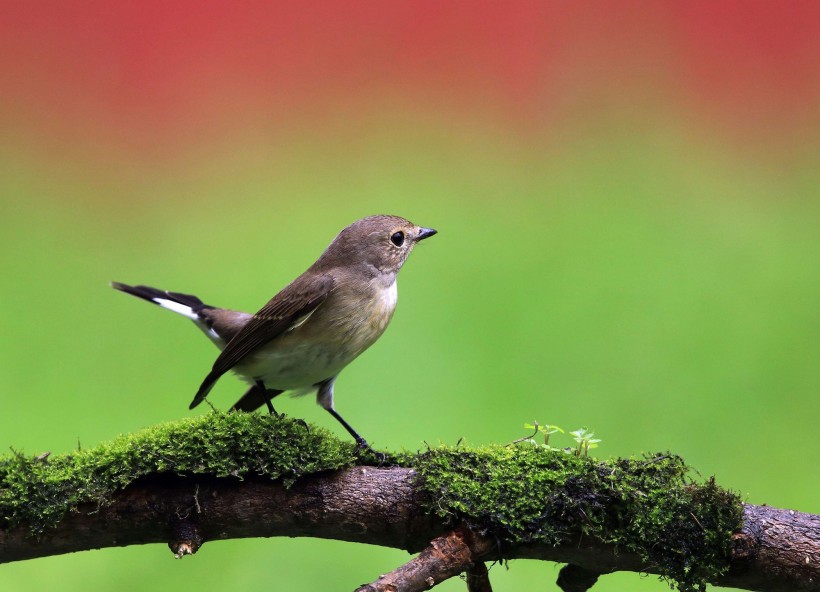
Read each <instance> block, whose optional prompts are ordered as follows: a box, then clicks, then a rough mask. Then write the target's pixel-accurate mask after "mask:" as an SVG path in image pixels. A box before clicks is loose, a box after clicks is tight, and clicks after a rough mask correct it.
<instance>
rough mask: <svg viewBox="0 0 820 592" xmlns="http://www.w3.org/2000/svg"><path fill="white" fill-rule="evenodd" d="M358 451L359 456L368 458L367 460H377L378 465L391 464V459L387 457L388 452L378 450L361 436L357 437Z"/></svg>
mask: <svg viewBox="0 0 820 592" xmlns="http://www.w3.org/2000/svg"><path fill="white" fill-rule="evenodd" d="M356 453H357V456H359V458H362V459H366V460H373V459H375V460H376V466H377V467H383V466H385V465H389V464H391V463H390V462H389V459H388V458H387V454H385V453H384V452H378V451H376V450H374V449H373V447H372V446H370V444H368V443H367V440H365V439H364V438H362V437H361V436H360V437H358V438H356Z"/></svg>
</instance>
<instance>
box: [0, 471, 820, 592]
mask: <svg viewBox="0 0 820 592" xmlns="http://www.w3.org/2000/svg"><path fill="white" fill-rule="evenodd" d="M416 477H417V475H416V474H415V472H414V471H413V470H412V469H407V468H382V469H380V468H374V467H367V466H359V467H353V468H349V469H344V470H340V471H336V472H330V473H325V474H319V475H311V476H307V477H304V478H302V479H300V480H299V481H298V482H297V483H295V484H294V485H293V486H292V487H290V488H289V489H288V488H285V487H284V485H282V484H281V483H278V482H270V481H266V480H256V479H247V480H244V481H238V480H236V479H217V478H206V477H173V476H167V475H165V476H156V477H151V478H147V479H141V480H140V481H138V482H136V483H133V484H131V485H129V486H127V487H126V488H125V489H124V490H122V491H120V492H118V493H116V494H114V497H113V500H112V502H111V503H110V504H109V505H105V506H103V507H97V506H96V505H94V504H84V505H83V506H81V507H79V508H77V509H76V511H74V512H72V513H70V514H69V515H67V516H66V517H65V518H63V520H61V521H60V522H59V523H58V524H57V525H56V526H55V527H54V528H51V529H49V530H47V531H46V532H43V533H42V534H41V535H40V536H39V537H36V538H32V536H31V534H30V532H29V531H28V529H27V528H26V527H25V526H24V525H20V526H18V527H16V528H13V529H11V530H7V531H3V530H0V562H9V561H17V560H21V559H31V558H35V557H45V556H49V555H58V554H62V553H70V552H74V551H82V550H87V549H96V548H101V547H114V546H127V545H134V544H144V543H157V542H164V543H168V544H169V545H170V546H171V548H172V551H173V552H174V553H175V554H176V555H177V556H181V555H184V554H187V553H194V552H196V550H197V548H198V547H199V545H200V544H201V542H202V541H209V540H221V539H230V538H244V537H269V536H311V537H321V538H329V539H337V540H344V541H350V542H360V543H370V544H374V545H381V546H387V547H395V548H400V549H406V550H408V551H410V552H416V551H419V550H421V549H424V548H426V547H428V546H429V545H430V541H433V540H436V541H437V542H436V543H435V544H434V545H433V547H430V548H428V549H427V551H426V552H427V553H428V554H429V553H433V551H430V549H431V548H436V549H438V551H441V550H442V549H445V548H444V547H442V546H440V545H441V541H444V542H445V543H446V544H447V545H451V546H453V547H454V549H455V551H454V552H453V555H452V557H457V559H455V560H454V561H452V562H451V563H450V564H448V565H449V567H446V568H444V569H442V570H441V571H440V572H435V573H434V571H435V570H434V569H432V568H429V567H425V566H424V565H423V563H424V561H422V562H420V563H419V562H417V565H415V566H414V567H415V568H419V571H418V572H417V574H418V577H422V578H423V579H424V580H425V581H427V578H430V577H432V578H433V580H434V583H438V582H439V581H441V579H443V578H444V577H449V576H452V575H456V574H457V573H461V572H463V571H465V570H468V569H469V568H470V565H472V564H474V563H475V562H477V561H480V560H493V559H495V558H496V557H497V555H498V551H497V549H496V546H495V543H494V542H493V541H490V540H489V539H486V538H479V539H478V542H475V541H473V542H470V543H465V542H464V541H465V538H464V537H465V536H467V535H465V534H464V533H465V532H466V531H459V532H460V534H452V532H451V531H452V526H451V525H448V524H445V523H444V522H443V521H442V520H440V519H437V518H435V517H432V516H430V515H428V514H426V513H425V508H426V507H427V503H428V502H429V500H425V499H423V497H424V494H423V493H421V491H420V490H419V489H418V488H417V487H416ZM448 533H450V534H448ZM440 537H443V538H440ZM436 545H439V546H438V547H436ZM448 548H449V547H448ZM181 549H182V550H181ZM445 550H446V549H445ZM444 555H447V553H444ZM503 555H504V558H505V559H515V558H530V559H543V560H549V561H557V562H562V563H570V564H573V565H576V566H579V567H580V568H583V569H584V570H587V571H589V572H593V573H609V572H612V571H622V570H626V571H640V572H646V573H657V569H656V567H655V566H652V565H647V564H645V563H644V562H643V561H642V560H641V558H640V557H639V556H637V555H636V554H634V553H629V552H625V551H624V550H616V548H615V547H614V546H612V545H606V544H602V543H600V542H597V541H595V540H592V539H587V538H584V537H582V536H580V535H579V536H578V538H577V540H575V541H573V542H572V543H568V544H561V545H558V546H551V545H545V544H528V545H520V546H512V547H506V548H504V550H503ZM452 557H451V558H452ZM444 560H445V558H444V557H441V558H438V559H436V561H437V562H438V563H439V564H442V562H444ZM448 560H449V559H448ZM436 574H438V575H436ZM713 583H714V584H716V585H722V586H732V587H736V588H743V589H746V590H759V591H765V592H780V591H783V592H786V591H797V590H804V591H813V590H820V516H815V515H810V514H803V513H801V512H795V511H791V510H778V509H775V508H770V507H767V506H753V505H746V506H745V507H744V524H743V529H742V531H741V532H739V533H737V534H736V535H735V550H734V552H733V557H732V560H731V569H730V571H729V573H728V574H726V575H725V576H723V577H721V578H720V579H719V580H717V581H715V582H713ZM375 585H376V584H372V585H371V586H375ZM428 587H429V586H428ZM385 589H390V588H385V587H381V588H380V587H369V588H367V587H366V588H362V590H385ZM395 589H396V590H401V589H404V588H395ZM407 589H408V590H409V589H414V590H420V589H426V588H407Z"/></svg>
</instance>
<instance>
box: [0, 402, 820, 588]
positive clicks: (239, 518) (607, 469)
mask: <svg viewBox="0 0 820 592" xmlns="http://www.w3.org/2000/svg"><path fill="white" fill-rule="evenodd" d="M366 462H367V459H358V463H359V466H354V465H355V464H356V463H357V457H356V451H355V449H354V447H353V445H352V444H350V443H346V442H341V441H339V440H338V439H336V438H334V437H332V436H330V435H329V434H328V433H327V432H325V431H323V430H321V429H317V428H314V427H311V428H310V429H309V430H308V429H306V426H305V425H304V424H303V423H301V422H297V421H293V420H288V419H286V418H281V417H274V416H263V415H257V414H246V413H228V414H219V413H211V414H207V415H204V416H200V417H196V418H191V419H187V420H183V421H179V422H175V423H170V424H164V425H160V426H155V427H153V428H149V429H147V430H144V431H143V432H139V433H137V434H131V435H127V436H122V437H120V438H118V439H117V440H115V441H113V442H110V443H106V444H101V445H100V446H97V447H96V448H93V449H83V450H82V451H78V452H75V453H72V454H65V455H56V456H48V455H45V454H42V455H38V456H33V457H28V456H25V455H23V454H20V453H14V454H12V455H10V456H6V457H0V563H2V562H9V561H18V560H22V559H31V558H35V557H44V556H48V555H57V554H61V553H70V552H73V551H81V550H85V549H96V548H100V547H112V546H126V545H134V544H143V543H156V542H164V543H166V544H168V545H169V547H170V549H171V551H172V552H173V553H174V555H175V556H176V557H183V556H185V555H192V554H194V553H196V552H197V550H198V549H199V547H200V546H201V545H202V544H203V543H204V542H207V541H211V540H219V539H229V538H243V537H270V536H291V537H293V536H311V537H319V538H329V539H337V540H344V541H350V542H360V543H369V544H374V545H381V546H387V547H394V548H399V549H405V550H407V551H410V552H419V551H421V554H420V555H419V556H418V557H416V558H415V559H412V560H411V561H409V562H408V563H407V564H406V565H405V566H402V567H400V568H398V569H396V570H395V571H393V572H391V573H390V574H387V575H386V576H383V577H381V578H379V580H377V581H376V582H374V583H372V584H369V585H367V586H365V587H364V588H362V590H367V591H375V590H385V591H388V590H389V591H391V592H395V591H396V590H404V591H406V592H414V591H416V590H425V589H428V588H430V587H431V586H433V585H435V584H437V583H439V582H440V581H442V580H444V579H446V578H448V577H452V576H454V575H457V574H459V573H466V574H467V586H468V590H469V591H470V592H490V584H489V579H488V576H487V573H486V568H485V567H484V565H483V562H485V561H497V560H507V559H516V558H531V559H543V560H549V561H557V562H561V563H567V564H569V565H568V566H567V567H566V568H564V569H563V570H562V571H561V574H560V576H559V585H560V586H561V588H562V589H563V590H565V592H580V591H585V590H587V589H589V588H590V586H592V585H593V584H594V583H595V580H596V579H597V577H598V576H599V575H602V574H607V573H610V572H612V571H617V570H629V571H639V572H645V573H657V574H660V575H662V577H665V578H667V579H670V580H674V581H675V582H676V583H677V585H678V587H679V588H680V590H683V591H686V592H697V591H700V590H702V589H703V588H704V586H705V583H706V582H710V583H713V584H717V585H726V586H733V587H737V588H745V589H747V590H759V591H766V592H780V591H783V592H785V591H790V592H791V591H800V590H802V591H818V592H820V517H818V516H813V515H809V514H803V513H800V512H794V511H790V510H777V509H775V508H769V507H766V506H752V505H746V506H742V505H741V504H740V501H739V499H738V498H737V496H736V495H735V494H733V493H731V492H728V491H726V490H724V489H721V488H720V487H718V486H717V485H716V484H715V483H714V480H707V481H706V482H705V483H700V484H699V483H696V482H693V481H692V480H691V479H690V478H689V477H688V475H687V467H686V465H685V463H683V461H682V459H680V458H679V457H676V456H674V455H671V454H668V453H666V454H659V455H655V456H651V457H644V458H627V459H609V460H596V459H591V458H580V457H576V456H575V455H572V454H565V453H564V452H562V451H560V450H551V449H547V448H545V447H537V446H532V445H530V444H526V443H525V444H521V445H518V446H495V447H485V448H481V449H470V448H460V447H456V448H448V447H438V448H434V449H429V450H427V451H426V452H422V453H418V454H409V453H406V454H402V455H399V456H398V457H396V458H393V462H394V463H395V464H396V465H397V466H394V467H392V468H377V467H373V466H366V465H365V464H364V463H366Z"/></svg>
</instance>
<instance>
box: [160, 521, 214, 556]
mask: <svg viewBox="0 0 820 592" xmlns="http://www.w3.org/2000/svg"><path fill="white" fill-rule="evenodd" d="M204 541H205V539H204V538H203V536H202V532H201V531H200V529H199V524H197V522H196V521H195V520H192V519H189V518H179V519H176V520H174V521H173V522H172V523H171V540H170V541H168V547H169V548H170V549H171V552H172V553H173V554H174V557H175V558H176V559H182V558H183V557H184V556H185V555H193V554H194V553H196V552H197V551H199V548H200V547H201V546H202V543H203V542H204Z"/></svg>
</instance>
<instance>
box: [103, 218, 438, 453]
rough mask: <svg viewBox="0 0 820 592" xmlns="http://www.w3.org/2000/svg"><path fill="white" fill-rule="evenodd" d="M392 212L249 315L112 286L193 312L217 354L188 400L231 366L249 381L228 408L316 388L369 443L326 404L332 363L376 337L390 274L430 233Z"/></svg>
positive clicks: (384, 315) (389, 298)
mask: <svg viewBox="0 0 820 592" xmlns="http://www.w3.org/2000/svg"><path fill="white" fill-rule="evenodd" d="M434 234H436V231H435V230H433V229H432V228H422V227H420V226H416V225H415V224H413V223H411V222H409V221H408V220H405V219H404V218H399V217H398V216H370V217H367V218H363V219H361V220H359V221H357V222H354V223H353V224H351V225H350V226H348V227H347V228H345V229H344V230H342V231H341V232H340V233H339V235H338V236H337V237H336V238H335V239H333V242H331V243H330V245H329V246H328V247H327V249H325V251H324V253H322V255H321V256H320V257H319V259H318V260H317V261H316V263H314V264H313V265H311V266H310V267H309V268H308V269H307V271H305V272H304V273H303V274H302V275H300V276H299V277H297V278H296V279H295V280H293V281H292V282H291V283H290V284H288V285H287V286H285V288H283V289H282V291H281V292H279V293H278V294H277V295H276V296H274V297H273V298H272V299H271V300H270V302H268V303H267V304H266V305H265V306H263V307H262V309H261V310H260V311H259V312H257V313H256V314H254V315H251V314H248V313H244V312H237V311H233V310H227V309H224V308H216V307H213V306H209V305H207V304H204V303H203V302H202V301H201V300H200V299H199V298H197V297H196V296H191V295H188V294H180V293H177V292H166V291H163V290H157V289H155V288H149V287H147V286H128V285H126V284H121V283H118V282H113V283H112V284H111V285H112V286H113V287H114V288H116V289H117V290H121V291H123V292H127V293H128V294H132V295H134V296H138V297H139V298H143V299H145V300H148V301H150V302H153V303H155V304H158V305H159V306H162V307H163V308H167V309H169V310H172V311H174V312H177V313H179V314H181V315H184V316H186V317H188V318H189V319H191V320H192V321H194V323H196V325H197V326H198V327H199V328H200V329H202V331H203V332H204V333H205V334H206V335H207V336H208V337H209V338H210V339H211V341H213V342H214V343H215V344H216V346H217V347H219V348H220V349H221V350H222V353H221V354H220V355H219V357H217V359H216V361H215V362H214V365H213V368H212V369H211V372H210V373H209V374H208V375H207V376H206V377H205V380H204V381H203V382H202V385H201V386H200V387H199V390H198V391H197V393H196V396H195V397H194V400H193V401H192V402H191V405H190V408H191V409H193V408H194V407H196V406H197V405H199V404H200V403H201V402H202V401H203V399H204V398H205V397H206V396H207V395H208V392H209V391H210V390H211V388H212V387H213V385H214V384H215V383H216V381H217V380H219V378H220V377H221V376H222V375H223V374H225V373H226V372H228V371H229V370H232V371H233V372H235V373H236V374H238V375H239V376H240V377H241V378H242V379H244V380H245V381H247V382H249V383H251V384H252V385H253V386H251V388H250V389H249V390H248V391H247V392H246V393H245V394H244V395H243V396H242V398H241V399H239V401H237V402H236V404H235V405H234V406H233V408H232V409H234V410H240V411H254V410H255V409H257V408H259V407H261V406H262V405H267V407H268V410H269V411H270V413H275V411H274V408H273V404H272V403H271V399H273V397H275V396H277V395H279V394H281V393H282V392H284V391H291V392H292V393H293V394H297V395H299V394H307V393H309V392H312V391H314V390H315V391H316V402H317V403H318V404H319V405H321V406H322V407H323V408H325V409H326V410H327V411H328V412H329V413H330V414H331V415H332V416H333V417H335V418H336V419H337V420H338V421H339V423H341V424H342V425H343V426H344V427H345V429H346V430H347V431H348V432H349V433H350V435H351V436H353V437H354V438H355V439H356V443H357V444H358V445H359V446H360V447H364V448H369V446H368V444H367V442H366V441H365V439H364V438H362V437H361V436H360V435H359V434H358V433H357V432H356V430H354V429H353V428H352V427H351V426H350V424H348V423H347V422H346V421H345V420H344V419H343V418H342V416H341V415H339V414H338V413H337V412H336V410H335V408H334V406H333V383H334V381H335V380H336V377H337V376H338V375H339V372H341V370H342V369H343V368H344V367H345V366H347V365H348V364H349V363H350V362H352V361H353V360H354V359H355V358H356V357H357V356H358V355H359V354H361V353H362V352H363V351H364V350H366V349H367V348H368V347H370V346H371V345H373V343H374V342H375V341H376V340H377V339H378V338H379V337H380V336H381V334H382V333H383V332H384V330H385V329H386V328H387V325H388V323H389V322H390V319H391V318H392V317H393V311H394V310H395V308H396V299H397V290H396V274H397V273H398V272H399V269H401V266H402V265H404V262H405V260H406V259H407V256H408V255H409V254H410V251H412V250H413V247H415V246H416V243H418V242H419V241H421V240H424V239H425V238H428V237H430V236H433V235H434Z"/></svg>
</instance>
